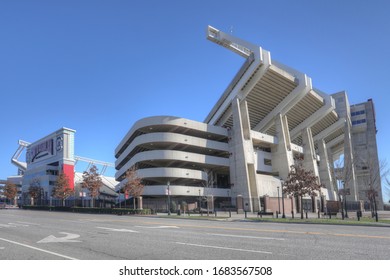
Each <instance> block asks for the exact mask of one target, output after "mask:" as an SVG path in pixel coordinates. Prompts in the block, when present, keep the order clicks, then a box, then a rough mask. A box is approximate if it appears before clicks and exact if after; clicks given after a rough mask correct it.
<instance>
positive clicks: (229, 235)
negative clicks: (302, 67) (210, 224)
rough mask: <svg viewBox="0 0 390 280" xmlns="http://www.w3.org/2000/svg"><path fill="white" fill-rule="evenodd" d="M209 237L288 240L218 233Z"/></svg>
mask: <svg viewBox="0 0 390 280" xmlns="http://www.w3.org/2000/svg"><path fill="white" fill-rule="evenodd" d="M207 234H208V235H214V236H223V237H237V238H251V239H266V240H281V241H283V240H286V239H284V238H275V237H263V236H248V235H231V234H218V233H207Z"/></svg>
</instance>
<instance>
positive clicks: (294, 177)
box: [283, 160, 321, 219]
mask: <svg viewBox="0 0 390 280" xmlns="http://www.w3.org/2000/svg"><path fill="white" fill-rule="evenodd" d="M320 190H321V185H320V184H318V177H317V176H315V175H314V172H313V171H312V170H306V169H305V168H304V167H303V165H302V160H296V162H295V164H293V165H291V166H290V172H289V173H288V177H287V179H286V180H285V181H284V187H283V192H284V193H286V194H290V195H292V196H294V197H297V198H300V201H301V208H300V212H301V219H303V211H302V206H303V197H304V196H305V195H309V196H311V197H313V196H316V195H317V193H316V192H318V191H320Z"/></svg>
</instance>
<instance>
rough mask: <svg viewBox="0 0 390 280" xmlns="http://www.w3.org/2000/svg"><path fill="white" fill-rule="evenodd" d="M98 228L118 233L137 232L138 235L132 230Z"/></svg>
mask: <svg viewBox="0 0 390 280" xmlns="http://www.w3.org/2000/svg"><path fill="white" fill-rule="evenodd" d="M96 228H100V229H105V230H108V231H117V232H136V233H138V231H135V230H131V229H125V228H106V227H96Z"/></svg>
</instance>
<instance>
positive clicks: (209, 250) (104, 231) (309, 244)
mask: <svg viewBox="0 0 390 280" xmlns="http://www.w3.org/2000/svg"><path fill="white" fill-rule="evenodd" d="M0 259H1V260H29V259H33V260H46V259H57V260H63V259H79V260H96V259H100V260H122V259H138V260H170V259H181V260H188V259H195V260H209V259H233V260H234V259H244V260H245V259H248V260H267V259H269V260H284V259H290V260H295V259H297V260H316V259H321V260H341V259H344V260H350V259H351V260H359V259H363V260H381V259H383V260H389V259H390V227H386V228H380V227H364V226H340V225H337V226H336V225H335V226H332V225H302V224H277V223H257V222H245V221H235V222H232V221H204V220H184V219H180V220H179V219H167V218H159V217H134V216H112V215H92V214H74V213H61V212H45V211H28V210H1V211H0Z"/></svg>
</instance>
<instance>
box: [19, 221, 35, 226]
mask: <svg viewBox="0 0 390 280" xmlns="http://www.w3.org/2000/svg"><path fill="white" fill-rule="evenodd" d="M15 223H18V224H26V225H32V226H39V225H40V224H35V223H29V222H22V221H16V222H15Z"/></svg>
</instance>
